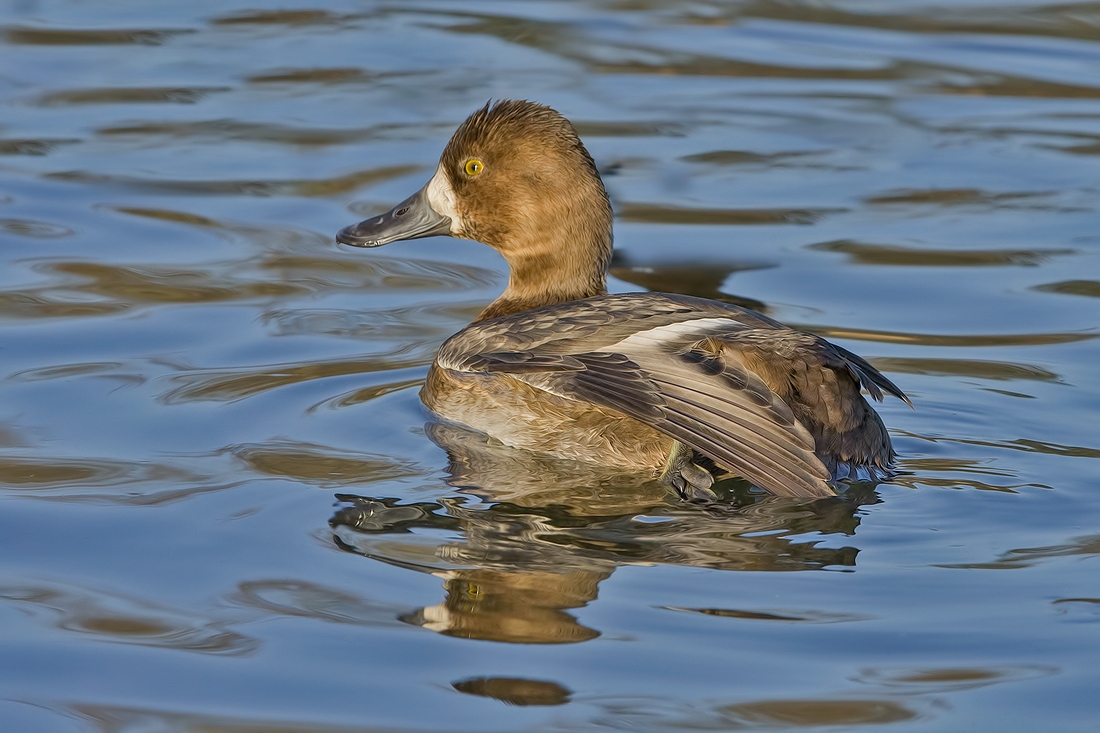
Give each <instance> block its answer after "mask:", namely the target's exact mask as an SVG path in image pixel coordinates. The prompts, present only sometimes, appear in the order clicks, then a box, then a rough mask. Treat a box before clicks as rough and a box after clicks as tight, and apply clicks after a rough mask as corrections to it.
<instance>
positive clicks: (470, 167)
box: [466, 158, 485, 176]
mask: <svg viewBox="0 0 1100 733" xmlns="http://www.w3.org/2000/svg"><path fill="white" fill-rule="evenodd" d="M483 170H485V164H484V163H482V162H481V161H480V160H478V159H477V158H471V159H470V160H467V161H466V175H468V176H476V175H477V174H478V173H481V171H483Z"/></svg>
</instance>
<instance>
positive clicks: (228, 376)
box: [0, 0, 1100, 733]
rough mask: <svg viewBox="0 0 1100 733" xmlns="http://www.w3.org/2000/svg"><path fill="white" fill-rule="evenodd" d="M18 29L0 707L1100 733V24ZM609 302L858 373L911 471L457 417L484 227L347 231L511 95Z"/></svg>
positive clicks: (6, 129) (149, 20)
mask: <svg viewBox="0 0 1100 733" xmlns="http://www.w3.org/2000/svg"><path fill="white" fill-rule="evenodd" d="M255 7H256V6H255V5H249V4H233V3H225V2H222V3H204V2H196V3H189V4H178V5H174V6H161V5H160V4H147V3H138V2H116V3H109V4H105V3H92V4H87V3H78V2H31V1H29V0H24V1H22V2H13V3H9V4H7V5H5V6H4V7H3V8H2V9H0V254H2V257H3V264H2V266H0V501H2V504H0V538H2V539H0V547H2V548H3V550H2V552H0V629H2V630H0V728H2V729H3V730H11V731H43V732H49V733H52V732H53V731H65V732H69V731H97V732H102V733H138V732H141V733H145V732H147V731H156V732H157V733H160V732H161V731H186V732H189V733H199V732H200V731H201V732H203V733H207V732H209V731H227V732H233V733H245V732H246V731H247V732H250V733H251V732H252V731H260V730H263V731H306V730H308V731H324V732H326V733H327V732H333V733H335V732H338V731H339V732H343V731H392V730H399V731H519V730H562V731H564V730H578V729H588V730H604V729H609V730H699V729H702V730H758V729H767V730H775V729H793V728H798V729H809V730H816V729H820V730H852V729H858V728H864V729H867V730H883V729H886V728H888V727H889V728H896V729H899V730H900V729H905V730H914V731H916V730H929V731H931V730H936V731H939V730H951V731H958V730H997V731H1014V730H1020V731H1034V730H1059V731H1063V730H1064V731H1071V730H1095V729H1096V726H1097V724H1098V722H1097V721H1098V720H1100V703H1098V702H1097V701H1096V689H1097V687H1098V683H1100V674H1098V673H1097V664H1096V660H1097V659H1098V658H1100V656H1098V655H1100V625H1098V622H1100V586H1098V583H1097V578H1100V565H1098V562H1100V559H1098V555H1100V482H1098V480H1097V476H1098V471H1097V465H1098V464H1097V460H1098V458H1100V439H1098V438H1097V431H1096V428H1095V426H1096V423H1097V421H1096V415H1097V414H1098V410H1100V391H1098V390H1097V387H1096V385H1097V384H1098V383H1100V366H1098V364H1100V358H1098V357H1100V349H1098V346H1097V337H1098V336H1100V307H1098V306H1100V233H1098V232H1100V226H1098V224H1100V216H1098V211H1097V200H1098V188H1097V180H1098V177H1097V172H1098V170H1100V168H1098V165H1097V163H1098V160H1100V158H1098V157H1097V156H1100V73H1098V72H1100V5H1098V4H1095V3H1091V4H1090V3H1084V4H1077V5H1059V4H1055V3H1048V4H1039V3H1033V4H1023V3H1015V4H1009V3H997V2H979V1H977V0H975V1H973V2H965V3H955V4H952V5H949V6H945V7H938V6H936V5H933V4H924V3H920V2H908V3H903V4H891V5H889V6H883V5H879V4H871V3H862V2H830V3H808V2H806V3H802V2H791V3H778V2H768V1H762V2H744V3H736V2H730V3H726V2H717V1H716V2H698V3H691V4H681V3H672V2H668V3H664V2H633V3H631V2H621V3H614V2H602V1H598V0H586V1H583V2H580V1H578V2H566V1H564V0H557V1H547V2H531V3H514V2H434V3H433V2H407V3H401V4H397V3H393V4H385V3H372V2H359V3H355V2H335V1H333V2H327V3H315V4H308V3H299V4H296V5H292V6H281V7H280V9H279V10H256V9H255ZM490 97H492V98H499V97H523V98H531V99H536V100H538V101H540V102H543V103H547V104H550V105H552V106H554V107H555V108H557V109H558V110H560V111H561V112H562V113H563V114H565V115H566V116H567V117H569V118H570V119H571V120H573V121H574V123H575V124H576V126H577V128H578V130H579V131H580V133H581V135H582V137H584V139H585V141H586V144H587V145H588V148H589V150H590V151H591V152H592V154H593V156H594V158H595V159H596V162H597V164H598V166H599V167H600V169H601V171H602V172H603V175H604V178H605V181H606V184H607V187H608V190H609V192H610V194H611V197H612V200H613V204H614V206H615V209H616V213H617V219H616V246H617V256H616V260H615V262H614V263H613V269H612V275H613V279H612V289H613V290H616V291H630V290H638V289H647V288H648V289H658V290H664V291H672V292H683V293H690V294H694V295H703V296H706V297H712V298H721V299H725V300H728V301H730V302H737V303H742V304H749V305H750V306H752V307H756V308H760V309H763V310H765V311H766V312H767V313H768V314H769V315H771V316H772V317H775V318H778V319H780V320H783V321H785V322H787V323H790V324H792V325H795V326H798V327H801V328H805V329H807V330H811V331H814V332H816V333H820V334H823V335H826V336H828V337H829V338H831V339H833V340H835V341H836V342H838V343H840V344H842V345H844V346H845V347H847V348H850V349H852V350H854V351H856V352H857V353H860V354H862V355H864V356H866V357H868V358H869V359H871V360H872V361H873V362H874V363H875V364H876V365H877V366H879V367H880V368H881V369H882V370H883V371H884V372H885V373H886V374H887V375H888V376H889V377H890V378H891V379H893V380H894V381H895V382H897V383H898V385H899V386H901V387H902V389H904V390H905V391H906V392H907V393H908V394H909V395H910V396H911V397H912V399H913V402H914V404H915V406H916V409H910V408H909V407H907V406H905V405H904V404H901V403H900V402H898V401H896V400H892V401H888V402H886V403H885V404H883V405H882V406H881V408H880V412H881V414H882V416H883V418H884V420H885V422H886V423H887V425H889V426H890V428H891V430H892V433H893V435H894V440H895V446H896V447H897V449H898V451H899V453H900V454H901V467H902V468H903V469H904V471H905V473H904V474H903V475H902V476H899V477H898V478H897V479H896V480H894V481H892V482H890V483H887V484H882V485H879V486H878V487H875V488H873V489H872V488H869V487H853V488H852V490H851V491H850V492H848V495H847V496H846V497H845V498H844V499H842V500H838V501H828V502H821V503H812V504H798V503H795V502H790V501H784V500H780V499H774V498H766V497H763V496H761V495H758V494H752V493H747V492H746V491H745V490H744V487H740V488H735V489H731V492H733V493H731V495H730V497H729V499H730V503H729V505H728V507H727V508H725V509H717V508H714V509H710V510H707V509H704V508H700V507H696V506H688V505H683V504H681V503H679V502H678V501H677V500H676V499H675V498H674V497H672V496H670V495H669V494H668V493H667V492H666V491H665V490H664V489H663V488H662V487H660V486H657V485H651V484H643V485H637V484H632V483H631V482H630V481H629V480H626V479H624V478H623V477H621V476H616V475H614V474H613V473H611V472H606V471H599V470H595V469H593V470H591V471H582V470H580V469H579V468H577V467H575V466H572V467H570V466H561V465H555V464H554V463H553V462H549V461H544V460H537V459H533V458H531V457H528V456H524V455H521V454H518V453H516V452H512V451H507V450H505V449H500V448H499V447H498V448H494V447H492V446H486V445H484V444H482V443H481V442H479V441H478V440H477V438H476V436H470V435H464V434H457V433H454V432H453V431H447V430H445V429H442V428H440V427H439V426H436V425H433V424H432V423H431V422H430V420H429V415H428V414H427V413H426V411H425V410H424V408H423V407H422V406H421V405H420V403H419V399H418V396H417V391H418V389H419V384H420V382H421V380H422V379H423V377H424V375H425V373H426V371H427V366H428V364H430V362H431V359H432V356H433V354H434V352H435V349H436V348H437V347H438V345H439V344H440V343H441V342H442V341H443V340H444V339H445V338H446V337H447V336H449V335H450V334H452V333H454V332H455V331H457V330H459V329H460V328H462V327H463V325H465V324H466V323H467V322H468V321H469V320H471V319H472V318H473V317H474V316H475V315H476V314H477V313H478V312H479V311H480V309H481V308H482V307H484V305H485V304H486V303H487V302H489V301H490V300H492V299H493V298H494V297H495V296H496V295H497V294H498V293H499V292H500V291H501V290H502V289H503V287H504V284H505V282H506V278H507V274H506V270H505V267H504V264H503V261H502V260H500V259H499V257H498V256H497V255H495V254H494V253H493V252H492V251H491V250H489V249H488V248H486V247H484V246H482V245H479V244H477V243H474V242H467V241H459V240H453V239H441V238H436V239H426V240H419V241H415V242H404V243H398V244H394V245H391V246H389V247H386V248H384V249H379V250H371V251H360V250H355V251H352V250H350V249H348V248H343V247H339V246H338V245H336V244H335V242H334V241H333V239H332V237H333V234H334V233H335V232H336V231H337V230H338V229H340V228H341V227H343V226H346V225H347V224H350V223H352V222H354V221H356V220H358V219H359V218H362V217H364V216H367V215H370V214H373V213H377V212H380V211H384V210H385V209H387V208H388V207H389V206H391V205H392V204H393V203H395V202H397V201H399V200H401V199H403V198H404V197H405V196H406V195H408V194H409V193H411V192H412V191H414V190H416V189H417V188H418V187H419V186H420V185H422V184H423V182H424V181H425V180H426V179H427V178H428V176H430V174H431V171H432V170H433V169H434V167H435V164H436V160H437V158H438V155H439V152H440V151H441V150H442V148H443V145H444V144H445V143H446V141H447V139H448V137H449V135H450V133H451V131H452V130H453V129H454V128H455V127H456V126H457V125H458V123H460V122H461V121H462V120H463V119H464V118H465V116H466V115H468V114H469V113H470V112H472V111H473V110H474V109H476V108H478V107H479V106H481V105H482V104H484V102H485V101H486V100H487V99H489V98H490Z"/></svg>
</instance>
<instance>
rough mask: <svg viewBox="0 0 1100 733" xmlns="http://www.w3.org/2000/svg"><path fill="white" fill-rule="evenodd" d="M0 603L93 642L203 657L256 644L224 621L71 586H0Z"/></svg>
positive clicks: (252, 647) (240, 652)
mask: <svg viewBox="0 0 1100 733" xmlns="http://www.w3.org/2000/svg"><path fill="white" fill-rule="evenodd" d="M0 601H3V602H5V603H14V604H17V605H18V606H20V607H21V608H23V609H26V610H29V611H30V613H31V614H32V615H33V616H35V617H36V618H40V619H42V621H43V622H46V623H50V625H52V626H55V627H56V628H58V629H62V630H64V631H70V632H75V633H77V634H81V635H87V636H89V637H91V638H94V639H96V640H98V641H106V642H113V643H116V644H137V645H141V646H153V647H161V648H166V649H178V650H181V651H188V652H202V653H206V654H228V655H238V656H239V655H243V654H249V653H251V652H253V651H255V650H256V649H257V648H258V647H259V642H258V641H257V640H255V639H252V638H250V637H247V636H244V635H242V634H239V633H237V632H235V631H230V630H228V629H226V628H225V627H226V626H227V625H228V622H226V621H220V620H215V619H205V618H196V617H194V616H193V614H190V613H187V612H184V611H182V610H177V609H171V608H166V607H164V606H162V605H160V604H157V603H153V602H150V601H147V600H144V599H139V598H130V597H127V596H122V595H115V594H109V593H105V592H103V591H95V590H86V589H83V588H75V587H51V586H46V585H36V586H29V585H23V586H0Z"/></svg>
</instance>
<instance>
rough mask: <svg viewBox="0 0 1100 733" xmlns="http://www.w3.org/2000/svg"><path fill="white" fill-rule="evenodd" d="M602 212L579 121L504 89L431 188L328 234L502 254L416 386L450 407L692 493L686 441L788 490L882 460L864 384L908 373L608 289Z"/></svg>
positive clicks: (869, 473) (483, 424)
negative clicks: (461, 243) (471, 313)
mask: <svg viewBox="0 0 1100 733" xmlns="http://www.w3.org/2000/svg"><path fill="white" fill-rule="evenodd" d="M611 220H612V214H611V207H610V204H609V202H608V199H607V194H606V192H605V191H604V187H603V183H602V181H601V180H600V177H599V174H598V173H597V171H596V167H595V164H594V163H593V161H592V158H591V156H590V155H589V154H588V151H587V150H586V149H585V148H584V145H583V144H582V143H581V141H580V138H579V137H578V136H577V134H576V131H575V130H574V129H573V127H572V125H570V124H569V122H568V121H567V120H566V119H565V118H564V117H562V116H561V115H559V114H558V113H557V112H555V111H554V110H552V109H550V108H549V107H544V106H541V105H537V104H534V103H531V102H525V101H502V102H497V103H496V104H489V105H486V106H485V107H484V108H482V109H480V110H478V111H477V112H475V113H474V114H473V115H471V116H470V118H469V119H467V120H466V121H465V122H464V123H463V124H462V125H461V126H460V127H459V128H458V131H457V132H455V134H454V136H453V137H452V138H451V141H450V142H449V143H448V145H447V147H446V149H445V150H444V151H443V155H442V157H441V159H440V164H439V168H438V169H437V171H436V174H435V176H434V177H433V178H432V180H431V181H430V182H429V183H428V185H427V186H425V188H424V189H422V190H421V191H420V192H418V193H417V194H414V195H413V196H412V197H410V198H409V199H408V200H406V201H405V202H402V203H401V204H399V205H398V206H397V207H395V208H394V209H393V210H392V211H391V212H388V213H387V214H383V215H382V216H380V217H376V218H375V219H371V220H368V221H365V222H362V223H360V224H358V225H355V226H353V227H348V228H347V229H345V230H343V231H342V232H341V233H340V235H339V236H338V240H339V241H341V242H344V243H347V244H353V245H356V246H377V245H379V244H385V243H387V242H389V241H393V240H395V239H411V238H414V237H420V236H429V235H432V234H440V233H449V234H451V235H453V236H457V237H463V238H468V239H476V240H478V241H481V242H484V243H485V244H488V245H490V246H491V247H493V248H494V249H496V250H497V251H499V252H500V253H501V254H502V255H503V256H504V258H505V259H506V260H507V262H508V264H509V267H510V273H511V274H510V279H509V282H508V287H507V288H506V289H505V291H504V293H503V294H502V295H501V297H500V298H498V299H497V300H496V301H494V302H493V303H492V304H491V305H490V306H489V307H488V308H486V309H485V311H484V312H482V314H481V315H480V316H479V317H478V319H477V320H476V321H475V322H474V324H472V325H471V326H469V327H468V328H466V329H465V330H463V331H461V332H460V333H458V334H456V335H455V336H454V337H452V338H451V339H449V340H448V341H447V342H446V343H445V344H444V345H443V347H442V348H441V349H440V351H439V354H438V356H437V357H436V361H435V363H434V364H433V365H432V369H431V371H430V372H429V375H428V380H427V382H426V384H425V386H424V389H423V391H422V393H421V395H422V398H423V399H424V402H425V404H426V405H427V406H428V407H429V408H431V409H432V410H434V411H435V412H436V413H438V414H439V415H441V416H442V417H444V418H446V419H448V420H452V421H454V422H457V423H461V424H464V425H467V426H470V427H473V428H475V429H477V430H480V431H482V432H485V433H487V434H489V435H491V436H493V437H495V438H497V439H499V440H500V441H501V442H503V443H505V444H507V445H511V446H515V447H517V448H524V449H528V450H534V451H538V452H540V453H547V454H550V455H555V456H559V457H562V458H569V459H576V460H584V461H590V462H595V463H600V464H604V465H609V466H622V467H624V468H629V469H632V470H637V469H650V470H652V471H654V472H655V473H660V474H662V475H664V476H665V478H667V480H668V481H669V483H670V484H671V485H673V486H674V487H676V488H677V489H678V490H679V491H680V492H681V494H682V495H684V496H686V497H699V496H703V497H705V496H707V495H708V492H709V485H710V482H711V481H712V478H711V477H710V475H709V474H707V473H705V472H704V471H703V470H702V469H701V468H700V466H699V465H698V462H697V461H696V454H702V455H703V456H706V457H707V458H709V459H710V461H713V463H714V464H715V465H717V466H718V467H719V468H720V469H724V470H725V471H728V472H731V473H733V474H735V475H739V476H742V477H744V478H746V479H748V480H749V481H751V482H752V483H753V484H755V485H757V486H760V487H761V488H763V489H766V490H768V491H770V492H772V493H776V494H781V495H791V496H805V497H818V496H830V495H833V494H834V491H833V489H832V487H831V485H830V482H831V481H834V480H837V479H848V478H851V479H860V480H872V481H874V480H881V479H883V478H886V477H887V476H889V475H890V470H891V466H892V463H893V460H894V451H893V448H892V447H891V444H890V436H889V434H888V433H887V431H886V428H885V427H884V426H883V424H882V421H881V419H880V418H879V416H878V414H877V413H875V411H874V410H873V409H872V408H871V407H870V405H869V404H868V403H867V401H866V400H865V399H864V398H863V396H862V395H861V394H860V389H861V387H862V388H864V389H867V391H868V392H869V393H870V394H871V396H872V397H874V398H875V399H878V400H881V399H882V396H883V391H886V392H889V393H890V394H893V395H895V396H897V397H899V398H900V399H902V400H905V401H906V402H908V401H909V400H908V399H907V398H906V397H905V395H904V394H903V393H902V392H901V390H899V389H898V388H897V387H896V386H895V385H894V384H893V383H892V382H890V380H888V379H886V377H884V376H883V375H882V374H880V373H879V372H878V371H877V370H875V368H874V367H872V366H871V365H870V364H868V363H867V362H866V361H864V360H863V359H861V358H860V357H858V356H856V355H855V354H852V353H851V352H849V351H847V350H845V349H842V348H841V347H839V346H836V345H834V344H831V343H829V342H828V341H825V340H824V339H821V338H819V337H817V336H813V335H811V334H807V333H802V332H799V331H795V330H793V329H790V328H787V327H786V326H783V325H782V324H780V323H777V322H776V321H773V320H771V319H770V318H766V317H765V316H762V315H760V314H759V313H755V312H753V311H750V310H747V309H744V308H739V307H737V306H732V305H727V304H723V303H718V302H714V301H709V300H704V299H700V298H691V297H687V296H679V295H667V294H658V293H632V294H627V295H608V294H607V293H606V285H605V284H606V271H607V264H608V261H609V258H610V255H611V242H612V235H611ZM702 463H704V464H706V462H705V461H702Z"/></svg>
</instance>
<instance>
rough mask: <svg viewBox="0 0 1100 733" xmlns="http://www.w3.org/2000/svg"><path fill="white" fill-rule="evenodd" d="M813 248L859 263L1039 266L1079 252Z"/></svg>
mask: <svg viewBox="0 0 1100 733" xmlns="http://www.w3.org/2000/svg"><path fill="white" fill-rule="evenodd" d="M809 249H813V250H817V251H819V252H840V253H842V254H846V255H848V256H849V257H850V258H851V261H852V263H853V264H856V265H892V266H898V267H997V266H1005V265H1008V266H1018V267H1037V266H1039V265H1041V264H1043V263H1044V262H1046V261H1047V260H1049V259H1051V258H1052V257H1056V256H1059V255H1071V254H1076V250H1072V249H954V248H953V249H932V248H924V249H921V248H917V247H901V246H898V245H892V244H867V243H864V242H854V241H852V240H848V239H842V240H838V241H835V242H822V243H821V244H814V245H810V247H809Z"/></svg>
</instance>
